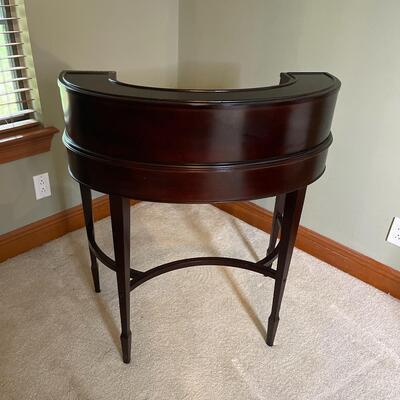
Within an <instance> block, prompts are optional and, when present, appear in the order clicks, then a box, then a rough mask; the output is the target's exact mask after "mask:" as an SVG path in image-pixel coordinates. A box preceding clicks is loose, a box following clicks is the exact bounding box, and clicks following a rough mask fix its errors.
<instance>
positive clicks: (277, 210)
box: [267, 194, 285, 254]
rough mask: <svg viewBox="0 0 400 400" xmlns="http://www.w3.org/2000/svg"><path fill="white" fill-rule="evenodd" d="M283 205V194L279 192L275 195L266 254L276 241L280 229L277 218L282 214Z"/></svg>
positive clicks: (272, 248)
mask: <svg viewBox="0 0 400 400" xmlns="http://www.w3.org/2000/svg"><path fill="white" fill-rule="evenodd" d="M284 205H285V195H284V194H280V195H279V196H276V199H275V207H274V215H273V217H272V230H271V235H270V237H269V245H268V250H267V254H269V253H270V252H271V251H272V250H274V248H275V246H276V241H277V239H278V235H279V230H280V223H279V218H280V217H281V216H282V215H283V207H284Z"/></svg>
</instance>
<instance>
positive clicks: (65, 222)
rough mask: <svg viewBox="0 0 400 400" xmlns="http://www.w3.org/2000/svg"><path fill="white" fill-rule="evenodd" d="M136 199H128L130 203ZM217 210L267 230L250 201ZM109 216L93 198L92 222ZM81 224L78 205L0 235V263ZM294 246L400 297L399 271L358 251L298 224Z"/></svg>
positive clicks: (268, 221)
mask: <svg viewBox="0 0 400 400" xmlns="http://www.w3.org/2000/svg"><path fill="white" fill-rule="evenodd" d="M136 203H137V201H135V200H132V205H133V204H136ZM215 206H216V207H218V208H219V209H221V210H223V211H226V212H227V213H229V214H231V215H234V216H235V217H237V218H239V219H241V220H243V221H245V222H247V223H248V224H250V225H253V226H255V227H257V228H259V229H261V230H263V231H265V232H268V233H269V232H270V231H271V225H272V214H271V213H270V212H269V211H267V210H265V209H264V208H262V207H260V206H257V205H256V204H254V203H251V202H233V203H219V204H215ZM109 215H110V209H109V203H108V197H107V196H101V197H98V198H96V199H94V200H93V217H94V220H95V221H98V220H99V219H102V218H105V217H107V216H109ZM83 226H84V220H83V211H82V206H81V205H78V206H76V207H73V208H70V209H68V210H65V211H61V212H59V213H57V214H54V215H51V216H50V217H47V218H44V219H41V220H39V221H37V222H34V223H32V224H29V225H26V226H24V227H22V228H19V229H16V230H14V231H11V232H8V233H6V234H4V235H1V236H0V262H1V261H4V260H6V259H7V258H11V257H14V256H16V255H18V254H21V253H24V252H25V251H28V250H30V249H32V248H34V247H37V246H40V245H42V244H44V243H46V242H49V241H50V240H53V239H56V238H58V237H60V236H63V235H65V234H66V233H68V232H72V231H74V230H76V229H79V228H82V227H83ZM296 247H298V248H299V249H301V250H303V251H305V252H307V253H309V254H311V255H312V256H314V257H316V258H318V259H320V260H322V261H325V262H327V263H328V264H331V265H333V266H334V267H336V268H338V269H340V270H342V271H344V272H347V273H348V274H350V275H352V276H354V277H356V278H358V279H360V280H362V281H364V282H366V283H368V284H370V285H372V286H375V287H376V288H378V289H380V290H382V291H384V292H386V293H390V294H391V295H392V296H394V297H396V298H398V299H400V271H398V270H395V269H393V268H391V267H389V266H387V265H385V264H382V263H380V262H378V261H376V260H374V259H372V258H370V257H367V256H365V255H363V254H361V253H358V252H356V251H354V250H352V249H350V248H348V247H346V246H343V245H342V244H340V243H338V242H335V241H334V240H331V239H329V238H327V237H325V236H322V235H320V234H318V233H316V232H314V231H312V230H311V229H308V228H305V227H303V226H301V227H300V228H299V232H298V235H297V240H296Z"/></svg>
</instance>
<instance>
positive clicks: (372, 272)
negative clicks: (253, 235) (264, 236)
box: [215, 202, 400, 299]
mask: <svg viewBox="0 0 400 400" xmlns="http://www.w3.org/2000/svg"><path fill="white" fill-rule="evenodd" d="M215 206H216V207H218V208H219V209H221V210H223V211H226V212H227V213H229V214H231V215H234V216H235V217H237V218H239V219H241V220H243V221H245V222H247V223H248V224H250V225H253V226H255V227H257V228H259V229H261V230H263V231H265V232H268V233H270V232H271V226H272V213H270V212H269V211H267V210H265V209H264V208H262V207H260V206H258V205H256V204H254V203H250V202H236V203H220V204H215ZM296 247H297V248H299V249H301V250H303V251H305V252H306V253H308V254H311V255H312V256H314V257H316V258H318V259H320V260H322V261H325V262H327V263H328V264H330V265H333V266H334V267H336V268H338V269H340V270H342V271H344V272H347V273H348V274H350V275H352V276H354V277H356V278H358V279H360V280H362V281H364V282H366V283H368V284H370V285H372V286H374V287H376V288H377V289H380V290H382V291H383V292H385V293H390V294H391V295H392V296H393V297H396V298H398V299H400V271H398V270H395V269H393V268H391V267H389V266H387V265H385V264H382V263H380V262H378V261H376V260H374V259H372V258H370V257H368V256H366V255H364V254H361V253H358V252H357V251H355V250H352V249H350V248H348V247H346V246H344V245H342V244H340V243H338V242H335V241H334V240H332V239H329V238H327V237H325V236H322V235H320V234H318V233H316V232H314V231H312V230H311V229H308V228H305V227H303V226H301V227H300V228H299V231H298V234H297V240H296Z"/></svg>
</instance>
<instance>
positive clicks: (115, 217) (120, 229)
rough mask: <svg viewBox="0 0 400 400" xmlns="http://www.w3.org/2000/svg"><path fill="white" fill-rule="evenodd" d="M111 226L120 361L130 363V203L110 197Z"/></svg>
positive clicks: (126, 200)
mask: <svg viewBox="0 0 400 400" xmlns="http://www.w3.org/2000/svg"><path fill="white" fill-rule="evenodd" d="M110 211H111V224H112V232H113V240H114V253H115V264H116V272H117V284H118V297H119V312H120V315H121V345H122V359H123V360H124V362H125V363H129V362H130V361H131V331H130V284H129V281H130V201H129V199H126V198H124V197H120V196H114V195H110Z"/></svg>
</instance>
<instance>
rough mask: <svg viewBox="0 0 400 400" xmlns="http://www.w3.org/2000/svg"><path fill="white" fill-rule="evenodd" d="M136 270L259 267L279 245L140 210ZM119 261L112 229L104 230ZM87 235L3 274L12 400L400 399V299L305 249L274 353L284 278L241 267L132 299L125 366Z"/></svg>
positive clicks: (234, 229) (109, 290)
mask: <svg viewBox="0 0 400 400" xmlns="http://www.w3.org/2000/svg"><path fill="white" fill-rule="evenodd" d="M132 224H133V225H132V244H133V252H132V263H133V264H135V265H138V266H139V269H146V268H149V267H152V266H155V265H156V264H160V263H163V262H166V261H169V260H173V259H177V258H182V257H190V256H200V255H224V256H231V257H242V258H247V259H252V260H255V259H258V258H259V257H262V256H263V255H264V251H265V247H266V243H267V239H268V236H267V235H266V234H265V233H263V232H261V231H259V230H257V229H255V228H253V227H251V226H249V225H246V224H244V223H242V222H241V221H239V220H236V219H234V218H232V217H230V216H229V215H227V214H225V213H223V212H222V211H219V210H217V209H216V208H214V207H211V206H207V205H204V206H203V205H202V206H197V205H196V206H176V205H160V204H151V203H142V204H140V205H138V206H136V207H134V208H132ZM96 234H97V238H98V242H99V244H100V246H101V247H103V248H104V249H106V250H107V252H108V253H109V254H112V251H111V248H112V242H111V230H110V221H109V219H105V220H103V221H101V222H99V223H97V224H96ZM88 259H89V257H88V251H87V246H86V238H85V234H84V231H83V230H80V231H76V232H74V233H72V234H69V235H67V236H64V237H62V238H60V239H58V240H55V241H53V242H51V243H48V244H47V245H45V246H42V247H40V248H37V249H34V250H32V251H30V252H28V253H25V254H23V255H21V256H18V257H16V258H14V259H11V260H8V261H6V262H5V263H3V264H1V265H0V399H1V400H5V399H7V400H8V399H15V400H23V399H40V400H47V399H57V400H61V399H69V400H72V399H96V400H100V399H113V400H114V399H115V400H117V399H118V400H123V399H135V400H145V399H147V400H150V399H162V400H164V399H168V400H173V399H178V400H180V399H195V400H199V399H204V400H205V399H207V400H209V399H218V400H224V399H235V400H239V399H248V400H253V399H254V400H255V399H257V400H258V399H282V400H289V399H293V400H294V399H295V400H302V399H304V400H316V399H318V400H322V399H329V400H333V399H335V400H336V399H357V400H361V399H368V400H371V399H373V400H380V399H396V400H398V399H400V302H399V301H398V300H396V299H393V298H391V297H390V296H388V295H385V294H383V293H381V292H379V291H377V290H375V289H374V288H372V287H370V286H367V285H366V284H364V283H362V282H360V281H358V280H356V279H354V278H352V277H350V276H348V275H346V274H345V273H343V272H340V271H338V270H336V269H335V268H332V267H330V266H329V265H326V264H324V263H322V262H320V261H318V260H316V259H314V258H312V257H310V256H308V255H307V254H305V253H302V252H301V251H296V252H295V254H294V257H293V261H292V267H291V271H290V273H289V279H288V284H287V290H286V293H285V296H284V301H283V306H282V312H281V323H280V326H279V329H278V333H277V337H276V345H275V346H274V347H273V348H270V347H267V346H266V345H265V343H264V335H265V331H264V325H265V323H266V320H267V318H268V315H269V311H270V306H271V299H272V288H273V285H272V284H273V281H272V280H270V279H269V278H264V277H262V276H261V275H258V274H255V273H252V272H248V271H242V270H237V269H232V268H221V267H194V268H189V269H185V270H180V271H174V272H171V273H169V274H165V275H163V276H160V277H158V278H155V279H154V280H152V281H149V282H147V283H145V284H144V285H143V286H141V287H139V288H138V289H136V290H135V291H134V292H133V294H132V306H131V311H132V339H133V340H132V363H131V364H130V365H125V364H123V363H122V361H121V357H120V350H119V349H120V347H119V314H118V297H117V291H116V280H115V276H114V273H113V272H112V271H109V270H108V269H107V268H106V267H104V266H102V265H101V266H100V268H101V270H100V272H101V284H102V293H100V294H96V293H94V291H93V289H92V283H91V275H90V269H89V262H88Z"/></svg>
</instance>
